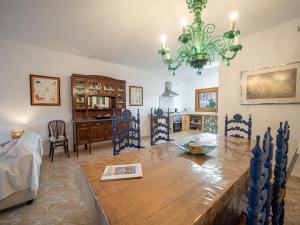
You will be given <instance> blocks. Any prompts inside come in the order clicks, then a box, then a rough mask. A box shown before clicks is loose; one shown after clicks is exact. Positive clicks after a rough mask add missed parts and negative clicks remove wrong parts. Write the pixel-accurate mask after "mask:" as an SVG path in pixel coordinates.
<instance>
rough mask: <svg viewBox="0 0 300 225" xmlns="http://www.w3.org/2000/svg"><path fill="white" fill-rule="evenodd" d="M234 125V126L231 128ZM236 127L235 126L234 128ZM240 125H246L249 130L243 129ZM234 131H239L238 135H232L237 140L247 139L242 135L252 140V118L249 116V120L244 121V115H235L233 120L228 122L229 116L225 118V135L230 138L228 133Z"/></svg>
mask: <svg viewBox="0 0 300 225" xmlns="http://www.w3.org/2000/svg"><path fill="white" fill-rule="evenodd" d="M232 124H233V125H232ZM231 125H232V126H231ZM234 125H235V126H234ZM240 125H244V126H246V127H247V128H243V127H241V126H240ZM232 131H237V133H234V134H231V135H230V136H232V137H236V138H245V137H244V136H243V135H242V134H240V133H243V134H246V135H247V138H248V140H251V135H252V118H251V115H250V116H249V120H248V121H246V120H243V117H242V115H240V114H235V115H234V116H233V118H232V119H231V120H228V115H227V114H226V117H225V135H226V136H228V133H229V132H230V133H231V132H232Z"/></svg>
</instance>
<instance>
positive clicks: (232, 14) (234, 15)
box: [230, 11, 239, 21]
mask: <svg viewBox="0 0 300 225" xmlns="http://www.w3.org/2000/svg"><path fill="white" fill-rule="evenodd" d="M238 16H239V12H238V11H233V12H232V13H231V14H230V20H231V21H236V20H237V18H238Z"/></svg>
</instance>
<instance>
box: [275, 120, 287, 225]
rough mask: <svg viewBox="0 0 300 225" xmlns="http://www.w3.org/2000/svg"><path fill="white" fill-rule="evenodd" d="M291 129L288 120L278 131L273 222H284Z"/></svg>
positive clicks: (279, 224) (278, 224)
mask: <svg viewBox="0 0 300 225" xmlns="http://www.w3.org/2000/svg"><path fill="white" fill-rule="evenodd" d="M289 139H290V129H289V124H288V122H285V124H284V127H283V124H282V122H281V123H280V127H279V129H278V131H277V140H276V155H275V169H274V182H273V193H272V213H273V215H272V224H273V225H283V224H284V211H285V202H284V198H285V192H286V182H287V162H288V150H289Z"/></svg>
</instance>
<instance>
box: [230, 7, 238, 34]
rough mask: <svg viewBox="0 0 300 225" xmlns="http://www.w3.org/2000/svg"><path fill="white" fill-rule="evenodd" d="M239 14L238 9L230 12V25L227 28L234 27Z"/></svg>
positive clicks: (232, 28) (231, 28)
mask: <svg viewBox="0 0 300 225" xmlns="http://www.w3.org/2000/svg"><path fill="white" fill-rule="evenodd" d="M238 16H239V13H238V11H234V12H232V13H231V14H230V26H229V30H234V29H235V24H236V20H237V18H238Z"/></svg>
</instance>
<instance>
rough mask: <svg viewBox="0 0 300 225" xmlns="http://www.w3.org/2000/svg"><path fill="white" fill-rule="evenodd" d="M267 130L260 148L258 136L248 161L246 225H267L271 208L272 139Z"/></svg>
mask: <svg viewBox="0 0 300 225" xmlns="http://www.w3.org/2000/svg"><path fill="white" fill-rule="evenodd" d="M270 131H271V129H270V128H268V131H266V133H265V135H264V140H263V144H262V147H261V146H260V136H257V137H256V146H255V147H254V148H253V149H252V153H253V157H252V158H251V160H250V183H249V187H248V208H247V225H268V224H269V223H270V220H269V217H270V211H271V210H270V208H271V188H272V184H271V177H272V158H273V143H272V141H273V138H272V136H271V133H270Z"/></svg>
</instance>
